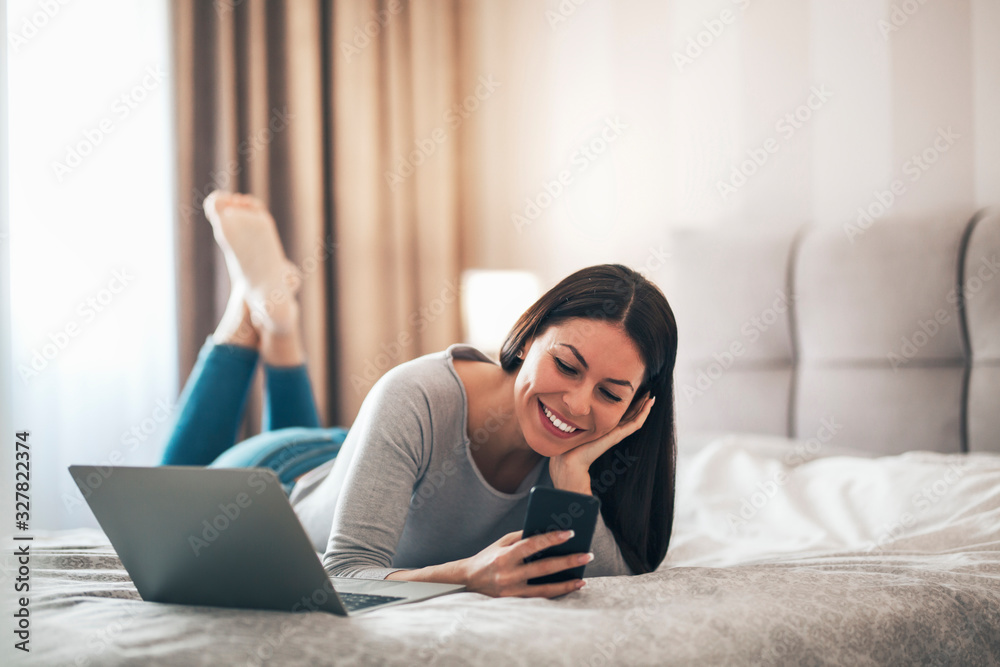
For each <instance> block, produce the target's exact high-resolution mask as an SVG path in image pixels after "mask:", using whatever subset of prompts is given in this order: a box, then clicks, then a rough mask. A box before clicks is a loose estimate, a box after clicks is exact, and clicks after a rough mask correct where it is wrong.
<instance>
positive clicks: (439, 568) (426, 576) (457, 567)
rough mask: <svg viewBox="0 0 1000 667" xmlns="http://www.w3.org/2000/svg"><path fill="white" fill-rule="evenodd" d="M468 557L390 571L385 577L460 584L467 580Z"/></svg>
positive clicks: (399, 579)
mask: <svg viewBox="0 0 1000 667" xmlns="http://www.w3.org/2000/svg"><path fill="white" fill-rule="evenodd" d="M467 561H468V559H466V558H463V559H461V560H456V561H451V562H448V563H442V564H440V565H428V566H427V567H420V568H416V569H412V570H397V571H396V572H391V573H389V575H388V576H387V577H386V579H392V580H395V581H427V582H430V583H435V584H462V585H463V586H464V585H465V584H466V583H467V582H468V576H467V574H466V564H467Z"/></svg>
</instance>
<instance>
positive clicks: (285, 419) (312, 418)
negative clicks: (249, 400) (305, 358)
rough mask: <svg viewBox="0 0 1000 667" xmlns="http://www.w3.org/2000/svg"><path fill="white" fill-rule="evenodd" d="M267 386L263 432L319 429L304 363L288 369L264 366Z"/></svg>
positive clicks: (317, 416)
mask: <svg viewBox="0 0 1000 667" xmlns="http://www.w3.org/2000/svg"><path fill="white" fill-rule="evenodd" d="M264 384H265V392H266V394H265V395H266V397H267V398H266V400H265V402H264V418H263V425H262V427H261V430H263V431H276V430H278V429H284V428H289V427H292V426H304V427H307V428H317V427H319V415H318V414H317V412H316V402H315V400H313V393H312V385H311V384H310V382H309V373H308V371H307V370H306V367H305V364H303V365H301V366H288V367H284V366H268V365H265V366H264Z"/></svg>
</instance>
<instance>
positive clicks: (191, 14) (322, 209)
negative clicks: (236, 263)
mask: <svg viewBox="0 0 1000 667" xmlns="http://www.w3.org/2000/svg"><path fill="white" fill-rule="evenodd" d="M172 8H173V13H174V14H173V20H174V29H173V39H174V60H175V71H176V72H177V76H176V85H177V90H176V99H177V125H176V129H177V144H178V165H177V172H178V173H177V183H178V198H179V213H180V216H179V220H178V224H177V243H178V252H177V256H178V294H179V301H180V303H179V307H178V320H179V321H178V326H179V341H180V346H179V347H180V350H179V352H180V364H181V369H180V371H181V375H182V377H186V376H187V373H188V372H189V371H190V369H191V367H192V365H193V364H194V359H195V357H196V355H197V351H198V348H199V347H200V346H201V344H202V342H203V341H204V339H205V337H206V336H207V335H208V334H210V333H211V332H212V331H213V330H214V328H215V326H216V324H217V323H218V320H219V318H220V317H221V314H222V312H223V310H224V307H225V302H226V299H227V297H228V293H229V279H228V274H227V272H226V269H225V263H224V260H223V258H222V254H221V252H220V251H219V250H218V248H217V247H216V245H215V242H214V239H213V237H212V231H211V226H210V225H209V223H208V222H207V220H206V219H205V217H204V213H203V211H202V208H201V205H202V200H203V199H204V198H205V196H206V195H207V194H208V193H209V192H211V191H212V190H214V189H216V188H220V189H224V190H230V191H239V192H250V193H253V194H254V195H256V196H258V197H260V198H261V199H262V200H263V201H264V202H266V203H267V205H268V207H269V208H270V210H271V212H272V214H273V215H274V218H275V220H276V222H277V226H278V233H279V235H280V236H281V241H282V244H283V245H284V247H285V252H286V254H287V255H288V258H289V259H290V260H291V261H292V262H293V263H295V264H296V265H297V266H298V267H299V269H300V270H301V271H302V274H303V278H304V279H303V285H302V290H301V292H300V294H299V300H300V303H301V305H302V308H301V311H302V319H303V335H304V339H305V347H306V354H307V357H308V365H309V373H310V375H311V377H312V379H313V388H314V392H315V394H316V401H317V405H318V407H319V409H320V414H321V417H322V418H324V420H329V419H330V418H331V416H334V415H335V412H334V406H335V405H336V401H337V399H336V394H335V391H332V389H335V387H334V386H333V385H332V384H331V382H330V376H331V370H332V368H331V359H332V355H331V350H332V349H333V348H334V347H335V345H336V342H337V337H336V330H335V322H334V321H333V320H331V318H330V317H329V313H328V309H327V307H326V304H327V303H328V302H329V291H330V289H331V286H330V276H331V275H332V273H333V269H332V267H333V264H334V263H335V261H336V257H335V255H334V251H333V244H334V240H333V212H332V210H331V209H330V208H329V201H328V198H327V197H326V190H327V188H328V187H329V181H330V175H329V173H328V171H329V170H328V169H325V168H324V165H325V164H326V163H327V162H328V160H327V159H326V155H325V152H326V151H327V150H328V146H329V145H330V143H331V138H330V124H329V123H328V119H327V118H326V117H325V115H324V108H323V106H324V98H325V95H326V94H327V88H328V87H329V83H330V82H329V80H324V77H323V72H324V62H323V59H324V53H325V49H324V47H325V44H326V43H327V42H328V41H329V34H328V32H326V25H325V24H324V23H323V22H322V21H321V20H320V19H321V17H322V16H323V15H324V13H323V10H322V7H321V5H320V3H318V2H289V3H278V2H264V1H263V0H247V1H245V2H227V1H221V0H218V1H216V2H212V3H210V2H199V1H197V0H179V1H177V2H174V3H173V4H172ZM255 384H256V385H257V390H256V391H255V392H254V394H253V398H252V399H251V401H250V403H249V405H248V408H247V419H246V423H245V432H244V434H243V435H250V434H252V433H255V432H256V431H257V430H259V426H258V425H259V422H260V414H261V408H260V389H259V388H260V379H259V377H258V378H257V380H256V382H255Z"/></svg>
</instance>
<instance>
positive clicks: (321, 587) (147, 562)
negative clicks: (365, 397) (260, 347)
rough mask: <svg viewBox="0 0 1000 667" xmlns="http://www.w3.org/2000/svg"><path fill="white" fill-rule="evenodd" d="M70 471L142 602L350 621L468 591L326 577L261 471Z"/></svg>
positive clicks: (268, 474) (278, 491)
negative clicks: (322, 614) (309, 613)
mask: <svg viewBox="0 0 1000 667" xmlns="http://www.w3.org/2000/svg"><path fill="white" fill-rule="evenodd" d="M69 472H70V474H71V475H72V476H73V480H74V481H75V482H76V484H77V486H78V487H80V491H81V493H83V497H84V498H85V499H86V500H87V504H88V505H90V509H91V510H92V511H93V512H94V516H95V517H97V521H98V523H100V525H101V528H102V529H103V530H104V532H105V534H107V536H108V539H110V540H111V544H112V546H114V548H115V551H116V552H118V557H119V558H120V559H121V561H122V565H124V566H125V569H126V570H127V571H128V573H129V575H130V576H131V577H132V581H133V583H135V587H136V589H138V591H139V595H141V596H142V599H143V600H146V601H147V602H169V603H174V604H189V605H207V606H214V607H237V608H243V609H273V610H279V611H326V612H330V613H332V614H338V615H341V616H348V615H355V614H360V613H365V612H369V611H374V610H376V609H381V608H382V607H388V606H390V605H397V604H405V603H407V602H416V601H418V600H426V599H428V598H432V597H436V596H438V595H444V594H447V593H453V592H456V591H461V590H464V589H465V586H461V585H457V584H435V583H427V582H415V581H393V580H381V579H357V578H353V577H330V576H329V575H328V574H327V573H326V571H325V570H324V569H323V564H322V562H321V561H320V555H319V554H318V553H316V551H314V550H313V546H312V543H311V542H310V541H309V538H308V536H307V535H306V532H305V529H303V527H302V524H301V523H300V522H299V519H298V517H297V516H296V515H295V511H294V510H293V509H292V506H291V504H290V503H289V502H288V497H287V496H286V495H285V491H284V489H283V488H282V486H281V482H280V481H279V479H278V476H277V475H275V474H274V472H273V471H272V470H270V469H268V468H201V467H195V466H158V467H152V468H149V467H126V466H85V465H74V466H70V467H69Z"/></svg>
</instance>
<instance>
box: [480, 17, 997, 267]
mask: <svg viewBox="0 0 1000 667" xmlns="http://www.w3.org/2000/svg"><path fill="white" fill-rule="evenodd" d="M505 4H506V3H505ZM511 7H512V8H511V9H505V10H503V11H502V12H499V11H498V10H497V9H496V7H492V8H478V9H475V10H471V11H473V12H474V13H473V15H472V17H471V18H470V19H469V23H470V24H471V26H473V27H474V28H475V27H477V26H478V29H479V31H487V30H490V29H492V32H491V35H490V37H489V39H483V40H480V41H479V42H478V44H479V48H480V51H479V56H478V58H477V59H476V60H475V62H472V63H470V65H469V71H468V76H470V77H471V78H474V77H475V76H476V75H477V74H479V73H492V74H493V75H494V76H496V78H497V79H498V80H500V81H501V82H502V87H501V88H500V89H499V90H498V92H497V93H496V94H495V95H494V96H493V97H492V98H491V99H490V100H489V101H488V103H487V104H484V105H483V109H482V110H481V111H479V112H477V113H476V114H475V115H474V116H473V117H472V118H471V119H470V120H469V123H468V128H469V130H470V132H471V133H472V139H471V145H472V147H473V149H474V151H473V154H472V155H473V157H472V159H473V160H474V161H475V162H476V163H477V164H479V165H481V166H480V168H479V170H478V173H479V180H478V181H477V183H476V189H477V190H478V192H477V193H476V195H475V196H473V197H470V198H469V199H470V201H472V202H481V205H480V206H479V208H478V209H472V210H470V211H469V213H468V215H469V217H470V219H472V220H475V221H476V222H477V228H476V230H475V233H474V234H472V235H470V252H471V254H472V256H473V257H474V258H475V263H476V264H477V265H480V266H488V267H495V268H502V267H516V268H528V269H532V270H535V271H537V272H538V273H539V274H540V275H541V276H542V277H543V279H544V282H545V284H547V285H548V284H551V283H552V282H553V281H555V280H556V279H558V278H560V277H562V276H563V275H565V274H566V273H568V272H569V271H571V270H573V269H575V268H579V267H581V266H585V265H587V264H591V263H594V262H598V261H624V262H626V263H631V264H633V265H634V266H636V267H637V268H642V267H643V266H648V267H650V268H651V269H652V270H651V275H653V277H654V278H660V277H665V275H666V272H663V273H661V272H660V271H659V269H658V268H657V267H658V266H659V263H658V262H657V259H656V250H657V248H665V249H667V250H669V231H670V229H672V228H676V227H682V226H698V225H714V224H720V223H723V222H730V223H735V224H738V225H742V226H771V225H784V224H788V223H797V222H801V221H805V220H811V221H814V222H818V223H822V224H830V225H845V224H848V223H850V222H851V221H853V220H854V219H855V218H856V217H857V215H858V214H857V209H858V208H859V207H867V206H869V205H870V204H871V203H872V202H873V201H875V199H874V197H875V196H876V193H879V192H882V191H884V190H886V188H888V187H889V185H890V184H891V183H892V181H893V180H895V179H902V180H903V181H904V185H905V186H906V189H905V193H904V194H903V195H901V196H898V197H896V201H894V202H893V204H892V205H891V206H890V207H889V211H888V214H891V215H898V216H910V215H914V214H928V213H929V214H935V213H948V212H951V211H956V210H961V211H972V210H974V209H976V208H979V207H982V206H985V205H989V204H1000V124H998V123H997V122H996V119H997V118H1000V41H998V40H997V39H996V35H997V34H1000V4H998V3H997V2H996V1H995V0H954V1H949V2H939V1H936V0H875V1H873V0H810V2H802V1H801V0H749V1H744V0H739V1H737V0H710V1H708V2H706V1H704V0H697V1H696V0H667V1H663V0H633V1H631V2H622V1H620V0H619V1H612V0H587V1H586V2H582V3H575V2H571V1H569V0H563V1H560V0H548V1H546V2H544V3H538V2H535V1H533V0H517V1H516V2H513V3H511ZM894 7H895V8H896V9H894ZM907 11H909V13H907ZM547 12H549V13H548V14H547ZM723 12H726V13H725V14H723ZM723 19H726V20H728V22H726V21H724V20H723ZM713 31H714V32H715V33H717V34H713ZM698 40H701V41H702V44H703V46H700V47H699V46H695V47H690V48H691V50H690V51H687V49H688V48H689V44H690V43H692V42H694V43H695V44H697V42H698ZM684 58H690V60H684ZM814 90H822V91H824V98H826V99H822V100H821V99H820V98H818V97H815V96H814V97H812V103H813V106H815V107H817V108H815V109H808V108H801V107H802V105H803V104H807V103H808V102H809V101H810V96H811V95H813V91H814ZM827 92H828V93H829V96H828V98H827V95H826V93H827ZM796 110H799V113H800V114H801V115H802V116H803V117H806V116H808V118H806V119H805V120H803V121H801V122H799V121H795V124H796V125H798V127H796V126H795V125H793V124H791V123H789V122H787V121H784V120H783V119H784V117H785V116H786V114H789V113H795V112H796ZM615 117H618V118H621V119H622V120H623V121H624V122H625V123H626V124H627V125H628V127H627V129H626V130H625V131H624V132H623V133H622V134H621V136H620V137H619V138H617V139H616V140H615V142H614V143H613V144H610V148H609V149H608V150H607V151H606V152H605V153H604V154H603V155H601V156H598V157H597V158H596V159H595V160H594V161H592V162H589V163H588V164H589V166H588V168H587V169H586V170H583V171H573V172H572V183H571V185H570V186H569V187H567V188H566V189H565V190H564V191H563V192H562V193H561V194H559V195H558V196H556V197H555V198H554V199H553V200H552V203H551V204H550V205H549V206H548V208H545V209H544V210H543V211H542V212H541V215H540V216H539V217H538V218H537V219H535V220H533V221H532V222H531V223H530V225H528V226H526V227H524V228H523V229H522V230H518V229H517V225H516V224H515V223H514V222H512V214H514V213H523V212H524V210H525V207H526V199H527V198H536V197H538V196H539V195H541V194H542V193H543V192H544V190H545V185H546V183H547V182H551V180H552V178H553V176H554V175H555V174H557V173H558V171H559V170H560V169H565V168H569V169H572V165H573V155H574V154H575V152H576V151H577V150H578V149H579V147H580V146H581V144H584V143H586V142H587V141H588V140H589V139H591V138H592V137H593V136H595V133H596V132H599V128H600V126H601V124H602V122H603V121H604V120H605V119H607V118H615ZM949 127H950V128H952V135H953V136H954V135H957V138H954V139H953V141H952V144H951V145H949V146H948V151H947V152H944V153H940V154H939V155H938V156H937V157H938V159H937V160H936V162H935V163H934V164H933V165H929V168H928V169H926V170H920V171H919V178H917V179H916V180H912V177H913V176H914V175H915V173H916V172H913V171H912V168H913V164H910V165H908V163H907V161H908V160H911V157H912V156H913V155H914V154H915V153H921V152H923V151H924V150H926V149H928V148H929V147H931V146H933V142H934V140H935V136H936V135H937V133H938V131H939V129H940V130H942V131H945V132H946V131H947V128H949ZM768 140H773V142H774V143H773V144H769V145H771V146H772V147H774V146H776V147H777V150H776V152H774V153H772V154H768V155H767V160H766V161H765V162H764V164H763V165H762V166H760V167H755V168H754V170H753V171H754V173H753V174H752V175H750V176H748V177H747V178H746V182H745V184H742V185H739V186H738V187H735V192H731V193H728V194H727V193H723V192H721V191H720V187H719V184H720V183H724V182H726V181H727V180H729V179H730V176H731V174H732V171H733V169H734V168H738V167H739V165H740V164H741V163H742V162H743V161H745V160H746V159H747V158H748V151H752V152H756V153H757V154H758V155H759V154H760V149H761V148H762V147H764V146H765V142H767V141H768ZM941 145H944V144H943V143H942V144H941ZM581 165H582V163H581Z"/></svg>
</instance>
